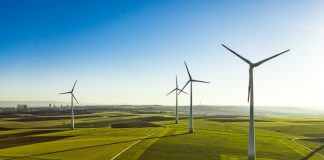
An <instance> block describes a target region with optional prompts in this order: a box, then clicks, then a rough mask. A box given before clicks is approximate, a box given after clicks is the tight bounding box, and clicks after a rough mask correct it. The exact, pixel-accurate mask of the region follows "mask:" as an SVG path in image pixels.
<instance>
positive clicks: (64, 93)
mask: <svg viewBox="0 0 324 160" xmlns="http://www.w3.org/2000/svg"><path fill="white" fill-rule="evenodd" d="M68 93H71V92H63V93H59V94H68Z"/></svg>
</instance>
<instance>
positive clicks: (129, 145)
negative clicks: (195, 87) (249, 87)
mask: <svg viewBox="0 0 324 160" xmlns="http://www.w3.org/2000/svg"><path fill="white" fill-rule="evenodd" d="M247 120H248V119H247V117H238V116H202V115H199V116H198V115H197V116H196V117H195V120H194V125H195V133H194V134H188V133H187V132H188V117H186V116H181V118H180V124H174V119H173V116H172V115H169V114H165V113H164V114H162V113H161V114H144V113H131V112H113V111H110V112H98V113H86V114H79V115H76V122H75V123H76V124H75V126H76V129H75V130H70V129H69V123H70V119H69V116H68V115H52V116H39V115H38V116H35V115H28V114H22V115H15V116H11V117H10V116H9V117H3V118H1V120H0V159H2V160H32V159H35V160H60V159H65V160H89V159H96V160H110V159H116V160H121V159H125V160H126V159H127V160H129V159H141V160H152V159H154V160H159V159H161V160H166V159H167V160H173V159H187V160H191V159H197V160H202V159H213V160H215V159H222V160H236V159H247V157H246V155H247V142H248V139H247V138H248V121H247ZM323 126H324V119H319V118H283V117H275V118H274V117H256V131H255V132H256V153H257V159H260V160H261V159H264V160H266V159H268V160H270V159H280V160H290V159H291V160H303V159H312V160H313V159H314V160H316V159H323V158H322V157H321V156H320V155H319V154H316V153H315V152H314V150H316V151H317V152H318V153H320V154H323V155H324V149H323V148H324V147H323V143H324V138H323V139H321V138H320V137H324V127H323ZM298 138H318V139H298ZM306 147H308V148H309V149H310V150H309V149H307V148H306Z"/></svg>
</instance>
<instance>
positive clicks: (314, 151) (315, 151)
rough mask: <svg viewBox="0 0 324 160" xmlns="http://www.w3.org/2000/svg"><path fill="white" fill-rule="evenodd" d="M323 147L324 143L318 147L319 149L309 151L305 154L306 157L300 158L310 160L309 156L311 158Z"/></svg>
mask: <svg viewBox="0 0 324 160" xmlns="http://www.w3.org/2000/svg"><path fill="white" fill-rule="evenodd" d="M323 148H324V144H323V145H322V146H320V147H318V148H317V149H315V150H313V152H311V153H309V154H308V155H307V156H305V157H304V158H302V159H300V160H308V159H309V158H311V157H312V156H313V155H314V154H316V153H317V152H318V151H320V150H321V149H323Z"/></svg>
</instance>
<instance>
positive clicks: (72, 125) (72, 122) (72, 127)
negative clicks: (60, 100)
mask: <svg viewBox="0 0 324 160" xmlns="http://www.w3.org/2000/svg"><path fill="white" fill-rule="evenodd" d="M76 83H77V80H76V81H75V83H74V85H73V88H72V90H71V91H69V92H64V93H60V94H71V129H72V130H73V129H74V112H73V99H74V100H75V101H76V102H77V103H79V102H78V100H77V99H76V98H75V96H74V94H73V91H74V88H75V85H76Z"/></svg>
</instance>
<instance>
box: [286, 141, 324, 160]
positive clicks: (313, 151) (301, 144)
mask: <svg viewBox="0 0 324 160" xmlns="http://www.w3.org/2000/svg"><path fill="white" fill-rule="evenodd" d="M303 139H305V140H307V139H316V138H293V139H291V140H292V141H293V142H296V143H297V144H299V145H301V146H303V147H304V148H305V149H307V150H309V151H311V152H314V150H312V149H310V148H309V147H307V146H305V145H303V144H301V143H299V142H298V141H296V140H303ZM315 154H317V155H318V156H320V157H322V158H324V156H323V155H322V154H320V153H318V152H315Z"/></svg>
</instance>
